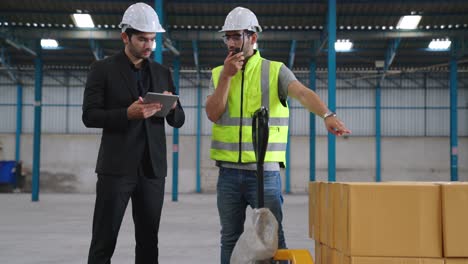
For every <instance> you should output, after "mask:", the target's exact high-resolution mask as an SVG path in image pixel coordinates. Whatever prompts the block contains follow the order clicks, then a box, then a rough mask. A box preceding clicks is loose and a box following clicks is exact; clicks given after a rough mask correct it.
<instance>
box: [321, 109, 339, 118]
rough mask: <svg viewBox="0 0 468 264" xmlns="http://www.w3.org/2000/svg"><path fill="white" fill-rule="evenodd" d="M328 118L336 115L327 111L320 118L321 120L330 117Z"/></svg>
mask: <svg viewBox="0 0 468 264" xmlns="http://www.w3.org/2000/svg"><path fill="white" fill-rule="evenodd" d="M330 116H333V117H334V116H336V114H335V113H334V112H332V111H327V112H326V113H325V114H323V116H322V118H323V119H326V118H327V117H330Z"/></svg>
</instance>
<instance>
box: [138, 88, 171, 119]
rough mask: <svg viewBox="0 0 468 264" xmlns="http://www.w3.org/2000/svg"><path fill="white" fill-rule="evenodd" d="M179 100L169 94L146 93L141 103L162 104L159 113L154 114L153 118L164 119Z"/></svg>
mask: <svg viewBox="0 0 468 264" xmlns="http://www.w3.org/2000/svg"><path fill="white" fill-rule="evenodd" d="M177 99H179V96H178V95H174V94H169V93H167V94H166V93H152V92H148V93H147V94H146V95H145V97H144V98H143V103H144V104H148V103H160V104H162V108H161V110H160V111H158V112H156V114H154V116H158V117H165V116H166V115H167V114H168V113H169V111H171V109H172V107H173V106H174V104H175V103H176V102H177Z"/></svg>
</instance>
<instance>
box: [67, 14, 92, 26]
mask: <svg viewBox="0 0 468 264" xmlns="http://www.w3.org/2000/svg"><path fill="white" fill-rule="evenodd" d="M72 19H73V23H75V26H77V27H79V28H94V22H93V19H92V18H91V16H90V15H89V14H78V13H76V14H73V15H72Z"/></svg>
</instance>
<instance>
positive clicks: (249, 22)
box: [219, 6, 262, 32]
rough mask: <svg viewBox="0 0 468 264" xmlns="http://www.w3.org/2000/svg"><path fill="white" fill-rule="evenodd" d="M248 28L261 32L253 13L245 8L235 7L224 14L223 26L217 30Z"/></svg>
mask: <svg viewBox="0 0 468 264" xmlns="http://www.w3.org/2000/svg"><path fill="white" fill-rule="evenodd" d="M234 30H249V31H253V32H262V28H261V27H260V25H259V24H258V20H257V17H256V16H255V14H254V13H253V12H252V11H250V10H249V9H247V8H244V7H240V6H239V7H236V8H234V9H233V10H232V11H231V12H229V14H228V15H227V16H226V20H225V21H224V26H223V28H222V29H221V30H220V31H219V32H225V31H234Z"/></svg>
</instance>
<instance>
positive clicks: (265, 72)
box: [210, 51, 289, 164]
mask: <svg viewBox="0 0 468 264" xmlns="http://www.w3.org/2000/svg"><path fill="white" fill-rule="evenodd" d="M281 65H282V63H281V62H276V61H269V60H266V59H263V58H262V57H261V56H260V52H259V51H256V53H255V54H254V55H253V56H252V57H250V58H249V60H248V61H247V64H246V66H245V69H244V71H239V72H238V73H237V74H236V75H235V76H234V77H233V78H232V79H231V84H230V89H229V96H228V100H227V105H226V111H225V112H224V113H223V114H222V116H221V117H220V118H219V119H218V121H216V123H214V124H213V129H212V141H211V150H210V157H211V158H212V159H213V160H217V161H228V162H236V163H249V162H256V159H255V152H254V147H253V144H252V117H253V114H254V112H255V111H256V110H258V109H259V108H260V107H261V106H265V107H266V108H268V111H269V126H270V130H269V138H268V147H267V152H266V155H265V162H282V163H284V164H286V145H287V137H288V120H289V108H288V106H283V105H282V104H281V102H280V99H279V97H278V76H279V72H280V68H281ZM222 69H223V66H218V67H216V68H214V69H213V70H212V80H213V84H214V87H217V86H218V81H219V77H220V74H221V71H222Z"/></svg>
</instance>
